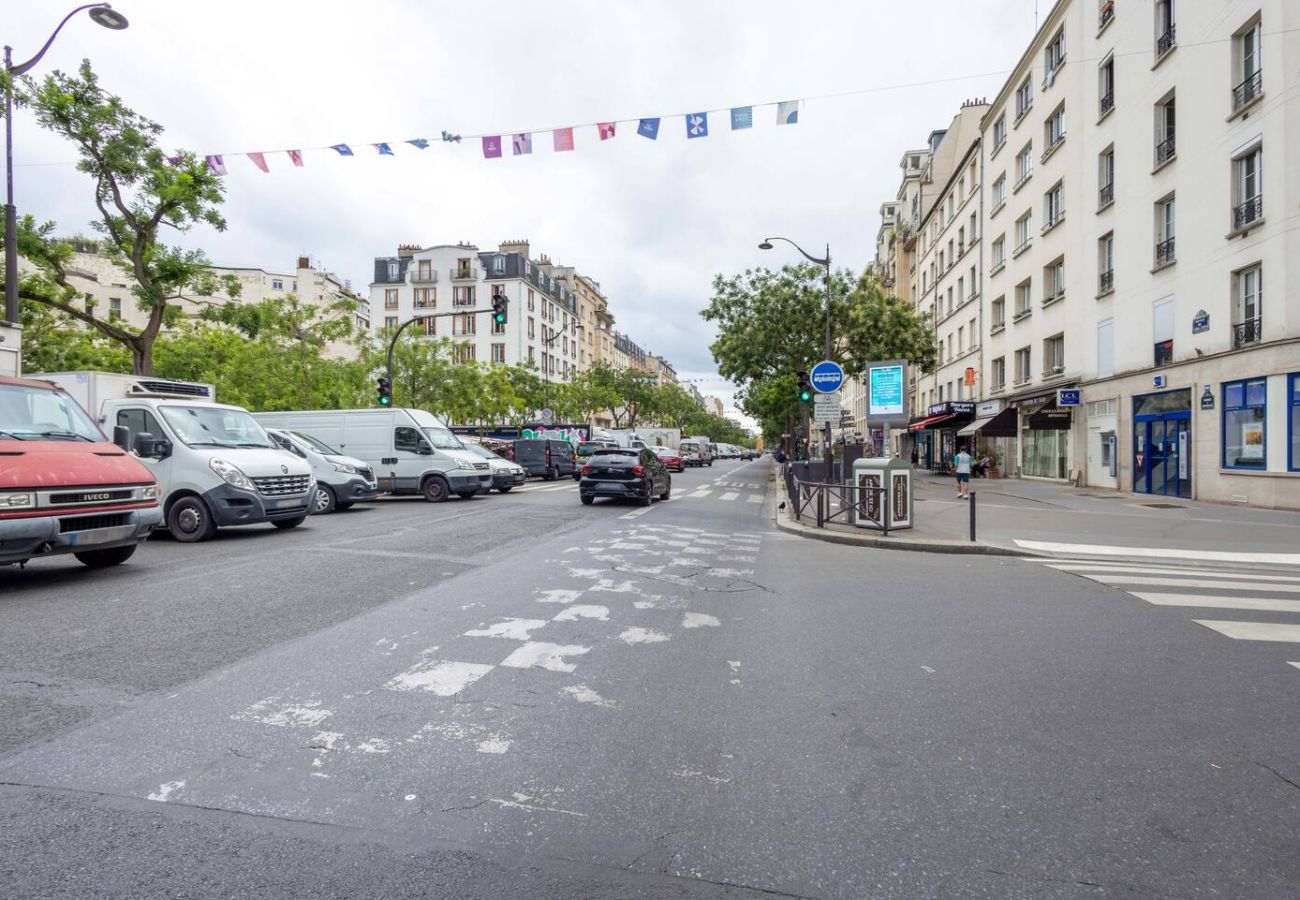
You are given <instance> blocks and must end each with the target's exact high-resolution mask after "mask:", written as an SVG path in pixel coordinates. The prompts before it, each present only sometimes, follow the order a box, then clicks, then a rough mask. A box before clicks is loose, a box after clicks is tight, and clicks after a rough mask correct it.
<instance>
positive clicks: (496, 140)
mask: <svg viewBox="0 0 1300 900" xmlns="http://www.w3.org/2000/svg"><path fill="white" fill-rule="evenodd" d="M483 156H484V158H486V159H500V158H501V135H499V134H492V135H488V136H486V137H484V138H483Z"/></svg>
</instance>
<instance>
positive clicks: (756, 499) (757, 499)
mask: <svg viewBox="0 0 1300 900" xmlns="http://www.w3.org/2000/svg"><path fill="white" fill-rule="evenodd" d="M749 502H750V503H762V502H763V495H762V494H750V495H749Z"/></svg>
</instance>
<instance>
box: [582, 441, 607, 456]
mask: <svg viewBox="0 0 1300 900" xmlns="http://www.w3.org/2000/svg"><path fill="white" fill-rule="evenodd" d="M604 449H605V445H604V444H596V443H593V442H592V441H583V442H582V443H581V444H579V445H578V455H579V456H591V455H592V454H593V453H598V452H600V451H601V450H604Z"/></svg>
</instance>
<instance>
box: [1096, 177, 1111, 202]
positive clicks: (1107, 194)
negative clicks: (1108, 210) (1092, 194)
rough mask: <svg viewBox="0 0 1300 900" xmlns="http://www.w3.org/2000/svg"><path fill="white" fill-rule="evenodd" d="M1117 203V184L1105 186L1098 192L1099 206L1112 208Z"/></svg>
mask: <svg viewBox="0 0 1300 900" xmlns="http://www.w3.org/2000/svg"><path fill="white" fill-rule="evenodd" d="M1114 202H1115V182H1113V181H1112V182H1111V183H1110V184H1103V185H1102V186H1101V190H1100V191H1098V192H1097V206H1098V208H1100V207H1103V206H1110V205H1111V204H1112V203H1114Z"/></svg>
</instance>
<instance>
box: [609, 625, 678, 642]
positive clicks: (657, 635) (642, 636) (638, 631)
mask: <svg viewBox="0 0 1300 900" xmlns="http://www.w3.org/2000/svg"><path fill="white" fill-rule="evenodd" d="M618 639H619V640H620V641H622V642H623V643H625V644H658V643H662V642H663V641H666V640H668V635H666V634H664V633H663V632H662V631H655V630H654V629H653V628H640V627H633V628H627V629H624V631H623V633H622V634H620V635H619V636H618Z"/></svg>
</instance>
